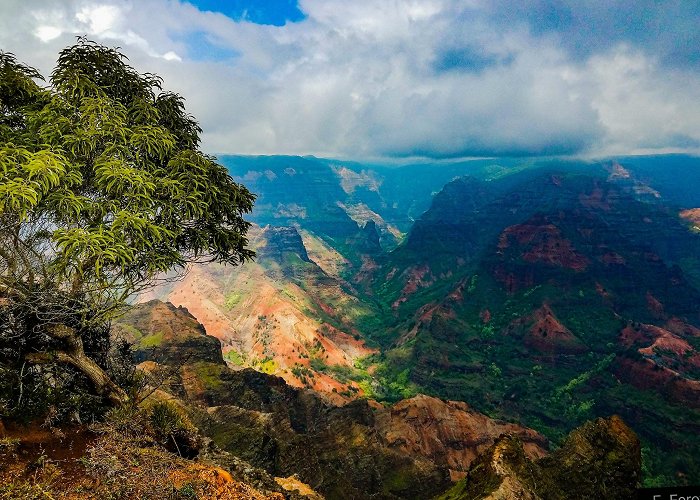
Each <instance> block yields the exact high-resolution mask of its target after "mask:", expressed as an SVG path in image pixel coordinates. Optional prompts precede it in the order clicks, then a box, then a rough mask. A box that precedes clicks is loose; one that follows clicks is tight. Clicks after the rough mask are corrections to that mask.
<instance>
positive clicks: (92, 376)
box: [28, 325, 129, 406]
mask: <svg viewBox="0 0 700 500" xmlns="http://www.w3.org/2000/svg"><path fill="white" fill-rule="evenodd" d="M48 333H49V335H51V336H52V337H54V338H56V339H61V340H63V341H64V342H65V344H66V349H65V350H63V351H57V352H55V353H54V354H53V356H51V354H48V355H47V354H41V353H37V354H36V355H34V356H28V360H29V361H33V362H41V360H43V361H44V362H46V361H47V358H51V357H53V358H54V359H56V360H58V361H60V362H62V363H68V364H70V365H73V366H74V367H75V368H77V369H78V370H79V371H80V372H81V373H83V374H84V375H85V376H86V377H87V378H88V380H90V382H92V384H93V385H94V386H95V391H96V392H97V394H99V395H101V396H105V397H106V398H107V399H109V401H110V402H111V403H112V404H113V405H115V406H119V405H122V404H124V403H126V402H127V401H129V396H127V394H126V392H124V390H123V389H122V388H121V387H119V386H118V385H117V384H115V383H114V382H113V381H112V379H110V378H109V376H108V375H107V374H106V373H105V371H104V370H103V369H102V368H100V366H99V365H98V364H97V363H95V362H94V361H93V360H92V359H90V358H89V357H88V356H87V355H86V354H85V349H84V348H83V341H82V339H81V338H80V337H79V336H78V335H77V332H76V331H75V330H74V329H73V328H70V327H67V326H65V325H54V326H53V327H52V328H51V329H50V331H49V332H48Z"/></svg>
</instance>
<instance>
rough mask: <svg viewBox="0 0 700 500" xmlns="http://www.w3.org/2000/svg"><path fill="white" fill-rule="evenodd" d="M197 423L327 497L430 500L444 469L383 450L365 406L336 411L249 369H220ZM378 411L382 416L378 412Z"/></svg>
mask: <svg viewBox="0 0 700 500" xmlns="http://www.w3.org/2000/svg"><path fill="white" fill-rule="evenodd" d="M220 382H221V385H220V387H219V388H218V389H217V390H212V391H208V392H207V393H206V394H205V395H204V399H205V401H204V402H205V403H206V404H207V406H209V409H208V411H207V412H206V413H202V414H201V415H200V416H199V420H198V424H199V426H200V427H201V428H202V429H203V431H204V432H205V433H206V434H207V435H210V436H211V437H212V438H213V439H214V442H215V443H216V444H217V445H218V446H219V447H221V448H222V449H224V450H227V451H229V452H231V453H232V454H234V455H236V456H239V457H241V458H242V459H244V460H246V461H248V462H250V463H251V464H252V465H254V466H256V467H261V468H263V469H265V470H267V471H268V472H269V473H270V474H272V475H274V476H282V477H287V476H291V475H294V474H296V475H297V476H298V477H299V479H300V480H301V481H303V482H304V483H307V484H308V485H309V486H310V487H311V488H313V489H314V490H316V491H319V492H320V493H322V494H324V495H326V496H328V497H329V498H370V497H371V498H395V497H400V498H429V497H431V496H433V495H435V494H438V493H439V492H440V491H444V489H445V488H447V487H449V484H450V481H449V474H448V471H447V469H445V468H442V467H439V466H438V465H436V464H434V463H432V462H431V461H430V460H429V459H428V457H423V456H411V455H409V454H406V453H403V452H401V451H398V450H393V449H391V448H389V447H387V446H386V444H385V443H384V440H383V439H382V437H381V435H380V433H379V431H378V430H377V429H376V428H375V422H376V418H377V417H376V415H375V410H373V409H372V407H371V406H370V405H369V403H368V402H367V401H365V400H357V401H354V402H351V403H349V404H347V405H345V406H342V407H337V406H332V405H329V404H328V403H325V402H324V401H323V399H321V398H320V397H319V396H318V395H316V394H315V393H313V392H311V391H306V390H298V389H294V388H292V387H290V386H288V385H287V384H286V383H285V382H284V381H283V380H282V379H280V378H277V377H272V376H269V375H265V374H262V373H259V372H255V371H253V370H249V369H246V370H241V371H236V372H234V371H225V372H222V373H221V375H220ZM379 411H384V410H379Z"/></svg>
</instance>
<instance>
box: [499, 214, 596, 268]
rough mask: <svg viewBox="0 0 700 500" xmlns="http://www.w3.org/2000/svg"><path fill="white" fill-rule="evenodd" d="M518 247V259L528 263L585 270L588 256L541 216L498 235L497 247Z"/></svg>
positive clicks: (501, 249)
mask: <svg viewBox="0 0 700 500" xmlns="http://www.w3.org/2000/svg"><path fill="white" fill-rule="evenodd" d="M512 246H517V247H518V248H517V251H519V252H520V258H521V259H522V260H523V261H525V262H527V263H530V264H533V263H541V264H546V265H548V266H552V267H562V268H565V269H571V270H573V271H585V270H586V268H587V267H588V259H587V258H586V257H585V256H583V255H581V254H580V253H579V252H578V251H577V250H576V249H575V248H574V247H573V245H572V243H571V241H569V240H567V239H565V238H563V237H562V234H561V230H560V229H559V228H558V227H557V226H555V225H554V224H551V223H548V222H547V221H545V220H542V219H541V218H534V219H531V220H530V221H528V222H526V223H524V224H517V225H514V226H510V227H507V228H506V229H505V230H504V231H503V232H502V233H501V236H500V237H499V240H498V250H499V251H501V252H502V251H505V250H506V249H508V248H510V247H512Z"/></svg>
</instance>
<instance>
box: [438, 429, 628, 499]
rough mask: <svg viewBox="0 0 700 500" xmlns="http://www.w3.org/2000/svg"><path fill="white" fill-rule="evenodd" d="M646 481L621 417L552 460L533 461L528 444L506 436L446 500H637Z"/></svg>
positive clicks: (579, 435) (573, 437) (573, 438)
mask: <svg viewBox="0 0 700 500" xmlns="http://www.w3.org/2000/svg"><path fill="white" fill-rule="evenodd" d="M640 479H641V448H640V443H639V439H638V438H637V436H636V434H635V433H634V432H633V431H632V430H631V429H630V428H629V427H627V425H625V423H624V422H623V421H622V419H620V418H619V417H617V416H613V417H610V418H607V419H603V418H599V419H596V420H595V421H591V422H588V423H586V424H584V425H583V426H582V427H580V428H578V429H576V430H574V431H573V432H572V433H571V434H570V435H569V437H568V438H567V439H566V442H565V443H564V445H563V446H562V447H561V448H560V449H559V450H557V451H555V452H554V453H552V454H551V455H549V456H548V457H545V458H542V459H540V460H535V461H533V460H531V459H529V458H528V457H527V456H526V454H525V451H524V449H523V445H522V442H521V441H520V439H519V438H517V437H515V436H513V435H504V436H502V437H500V438H499V439H498V441H497V442H496V443H495V444H494V445H493V446H492V447H491V448H489V449H488V450H487V451H486V452H485V453H484V454H483V455H481V456H480V457H479V458H478V459H477V460H476V461H475V462H474V464H473V465H472V467H471V469H470V470H469V472H468V473H467V476H466V477H465V478H464V479H463V480H462V481H460V482H459V483H457V485H455V487H454V488H452V489H451V490H450V491H449V492H448V493H446V494H445V495H443V496H442V497H441V498H442V499H443V500H448V499H449V500H457V499H464V500H468V499H477V498H478V499H493V500H496V499H503V500H505V499H513V498H518V499H523V500H525V499H527V500H537V499H544V500H550V499H551V500H566V499H570V498H611V499H627V498H634V496H635V490H636V487H637V485H638V484H639V481H640Z"/></svg>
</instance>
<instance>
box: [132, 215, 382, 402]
mask: <svg viewBox="0 0 700 500" xmlns="http://www.w3.org/2000/svg"><path fill="white" fill-rule="evenodd" d="M250 238H251V246H252V247H253V248H255V250H256V251H257V252H258V259H257V261H256V262H251V263H246V264H245V265H242V266H237V267H232V266H223V265H219V264H214V263H212V264H208V265H195V266H192V267H191V268H190V269H189V272H188V274H187V275H186V276H185V277H184V279H182V280H179V281H176V282H173V283H167V284H165V285H164V286H161V287H158V288H156V289H155V290H152V291H151V292H150V294H149V296H147V297H141V298H140V299H141V300H146V299H148V298H160V299H162V300H167V301H169V302H172V303H173V304H176V305H178V306H184V307H186V308H187V309H188V310H189V311H191V312H192V313H193V314H194V315H195V316H196V317H197V319H198V320H199V321H201V323H202V324H203V325H204V326H205V327H206V330H207V332H208V333H209V334H210V335H212V336H214V337H216V338H218V339H219V340H220V341H221V344H222V345H223V354H224V358H225V359H226V361H227V362H228V363H229V365H230V366H232V367H233V366H236V367H238V366H240V367H245V366H254V367H256V368H257V369H260V370H263V371H265V372H267V373H273V374H275V375H279V376H281V377H283V378H284V379H285V380H286V381H287V382H288V383H290V384H292V385H295V386H297V387H310V388H314V389H315V390H318V391H321V392H324V393H326V394H327V395H328V397H329V398H332V399H333V400H335V401H337V402H340V401H346V400H348V399H350V397H352V396H354V395H355V394H358V393H360V392H361V391H360V388H359V387H358V385H357V383H356V382H354V381H352V380H343V381H340V380H337V379H335V378H333V377H331V376H329V375H328V374H327V373H324V372H322V371H317V370H315V369H314V367H313V366H311V365H312V361H316V362H322V363H323V364H325V365H327V366H344V367H352V366H353V365H354V361H355V359H357V358H358V357H363V356H367V355H369V354H371V353H372V352H374V350H373V349H370V348H368V347H367V346H366V345H365V343H364V342H363V341H362V340H361V339H360V338H359V334H358V332H357V331H356V330H355V329H354V327H353V325H352V322H353V321H354V320H355V319H356V318H357V317H361V316H362V315H366V314H368V313H367V312H366V311H365V308H364V306H363V305H362V304H361V303H360V302H359V301H358V300H357V299H356V298H355V297H353V296H352V295H351V294H350V293H349V291H348V289H347V288H348V287H347V286H346V284H345V283H344V282H342V281H341V280H339V279H337V278H334V277H332V276H329V275H328V274H326V273H325V272H324V271H323V270H322V269H321V268H320V267H319V266H318V265H317V264H316V263H314V262H311V261H310V260H309V257H308V254H307V252H306V249H305V246H304V243H303V240H302V238H301V236H300V235H299V233H298V232H297V231H296V229H294V228H271V227H268V228H266V229H264V230H262V229H260V228H252V229H251V231H250ZM316 366H317V365H316Z"/></svg>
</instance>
